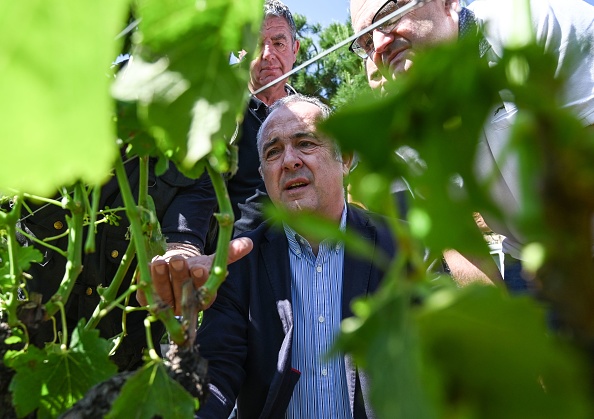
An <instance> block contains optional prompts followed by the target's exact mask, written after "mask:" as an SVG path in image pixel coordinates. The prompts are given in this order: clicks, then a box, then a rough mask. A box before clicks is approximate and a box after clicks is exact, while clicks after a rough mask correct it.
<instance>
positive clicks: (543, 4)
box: [468, 0, 594, 125]
mask: <svg viewBox="0 0 594 419" xmlns="http://www.w3.org/2000/svg"><path fill="white" fill-rule="evenodd" d="M518 1H519V0H477V1H475V2H473V3H472V4H471V5H470V6H469V7H468V8H469V9H470V10H472V11H473V13H474V14H475V15H476V17H477V18H478V19H479V20H480V21H481V22H482V23H483V24H484V25H485V33H486V38H487V41H488V42H489V43H490V44H491V47H492V49H493V51H492V52H493V54H492V55H491V57H493V56H494V57H501V55H502V53H503V49H504V46H505V45H507V44H508V43H509V41H510V35H511V34H512V32H513V31H512V30H511V29H512V28H511V26H510V25H511V24H513V22H514V19H511V18H510V13H511V12H512V11H513V10H514V7H515V6H514V3H517V2H518ZM530 5H531V14H532V15H531V20H532V24H533V28H534V31H535V35H536V41H537V43H538V45H540V46H542V47H543V50H544V51H545V52H548V53H550V54H553V55H554V56H555V57H557V63H558V64H557V69H556V76H558V77H559V76H562V77H566V79H567V82H566V87H565V89H564V93H563V96H562V97H561V98H560V102H561V104H562V106H564V107H568V108H570V109H571V110H572V112H573V113H574V114H575V115H576V116H577V117H578V118H580V119H581V120H582V121H583V123H584V125H593V124H594V6H591V5H590V4H588V3H586V2H585V1H582V0H530ZM495 59H496V58H495Z"/></svg>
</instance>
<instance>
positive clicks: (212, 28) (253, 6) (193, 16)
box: [114, 0, 262, 177]
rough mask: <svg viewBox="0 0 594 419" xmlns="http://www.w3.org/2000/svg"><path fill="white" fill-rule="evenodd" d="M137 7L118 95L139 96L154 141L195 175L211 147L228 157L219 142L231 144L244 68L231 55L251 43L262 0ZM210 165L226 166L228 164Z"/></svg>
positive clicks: (243, 91) (243, 93)
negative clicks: (135, 27)
mask: <svg viewBox="0 0 594 419" xmlns="http://www.w3.org/2000/svg"><path fill="white" fill-rule="evenodd" d="M138 13H139V15H140V17H142V19H143V20H142V23H141V25H140V27H139V34H138V37H137V39H138V40H139V41H142V44H138V45H137V48H136V50H135V52H134V59H133V60H132V62H131V63H130V64H129V65H128V67H127V69H126V71H125V72H124V74H123V75H122V76H120V77H118V80H117V82H116V86H115V89H114V92H115V96H116V97H117V98H119V99H121V100H124V101H137V102H138V111H139V115H140V119H141V120H142V121H143V123H144V124H146V126H147V127H149V128H148V129H149V133H150V135H151V136H152V137H154V139H155V142H156V146H157V147H158V148H159V149H160V150H161V152H162V153H163V154H164V155H166V156H167V157H169V158H170V159H171V160H173V161H174V162H175V163H176V165H177V166H178V168H179V169H180V170H182V171H183V172H184V173H185V174H186V175H188V176H190V177H198V176H200V175H201V174H202V172H203V169H204V166H203V164H201V163H200V160H201V159H203V158H204V157H206V156H207V155H209V154H210V153H212V152H213V151H214V152H215V153H214V154H216V158H217V159H219V160H221V159H222V160H223V161H225V160H226V157H225V156H226V154H225V153H221V152H220V151H219V152H216V151H217V143H219V142H223V143H224V144H227V143H229V141H230V140H231V138H232V137H233V134H234V133H235V130H236V126H237V121H238V120H239V119H240V118H241V115H242V114H243V109H244V108H245V105H246V97H247V93H248V91H247V80H248V70H247V67H246V66H241V65H240V66H233V67H232V66H230V65H229V54H230V53H231V52H232V51H239V50H241V49H246V50H251V51H253V50H254V46H255V43H256V38H257V35H258V34H259V31H260V25H259V23H260V19H261V14H262V7H261V2H260V1H258V0H249V1H243V2H231V1H228V0H218V1H211V2H205V1H198V2H196V1H191V0H183V1H177V2H161V1H155V0H143V1H141V2H139V7H138ZM197 40H198V41H197ZM192 57H193V58H192ZM205 63H207V65H205ZM214 166H215V167H217V168H219V170H221V171H226V170H229V167H230V163H228V162H226V163H225V164H221V163H217V164H215V165H214Z"/></svg>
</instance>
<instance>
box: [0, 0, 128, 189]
mask: <svg viewBox="0 0 594 419" xmlns="http://www.w3.org/2000/svg"><path fill="white" fill-rule="evenodd" d="M127 5H128V1H126V0H117V1H109V2H93V1H78V0H66V1H62V2H59V3H55V4H53V3H49V2H44V1H35V2H27V3H23V2H10V1H4V2H2V3H0V14H1V15H2V17H3V25H2V26H1V27H0V39H2V41H1V44H0V50H1V51H2V60H1V62H2V74H3V75H4V77H2V80H1V81H0V91H1V92H2V103H1V104H0V113H1V114H2V121H3V122H2V124H0V138H2V156H1V157H0V179H1V180H0V189H4V190H6V189H7V188H16V189H18V190H23V191H27V192H31V193H34V194H37V195H53V194H54V192H55V190H56V188H57V187H59V186H60V185H64V184H71V183H73V182H74V181H75V180H77V179H82V180H83V181H84V182H87V183H91V184H97V183H100V182H102V181H104V180H105V178H106V177H107V175H108V173H109V169H110V166H111V163H112V160H113V158H114V157H115V155H116V154H115V153H116V144H115V141H114V139H115V138H114V137H115V132H114V126H113V122H112V114H113V111H112V104H111V99H110V95H109V86H110V83H111V78H110V76H109V72H110V69H109V67H110V65H111V63H112V62H113V60H114V59H115V57H116V56H117V54H118V48H119V47H118V43H117V42H115V41H114V38H115V36H116V35H117V33H118V32H119V31H120V30H121V29H122V28H123V26H125V25H124V23H125V15H126V12H127ZM23 150H25V151H26V155H27V157H26V162H27V163H26V165H27V169H26V171H27V176H23V159H22V158H19V156H22V153H23Z"/></svg>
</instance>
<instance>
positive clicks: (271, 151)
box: [265, 148, 280, 160]
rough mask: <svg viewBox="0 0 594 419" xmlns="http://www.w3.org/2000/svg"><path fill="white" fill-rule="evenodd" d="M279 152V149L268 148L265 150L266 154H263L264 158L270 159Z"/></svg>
mask: <svg viewBox="0 0 594 419" xmlns="http://www.w3.org/2000/svg"><path fill="white" fill-rule="evenodd" d="M279 152H280V151H279V150H278V149H277V148H272V149H269V150H268V151H267V152H266V155H265V157H266V159H267V160H269V159H271V158H274V157H275V156H278V154H279Z"/></svg>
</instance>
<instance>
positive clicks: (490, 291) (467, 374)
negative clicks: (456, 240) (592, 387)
mask: <svg viewBox="0 0 594 419" xmlns="http://www.w3.org/2000/svg"><path fill="white" fill-rule="evenodd" d="M418 324H419V329H420V331H421V340H422V341H423V348H424V354H425V355H424V358H425V361H426V365H427V367H428V368H427V371H428V373H427V374H429V372H432V373H433V374H434V375H433V378H434V381H433V391H434V394H435V397H436V400H439V401H440V402H441V403H440V404H441V405H442V409H443V410H442V412H441V416H442V417H451V416H452V415H454V414H455V412H460V411H465V412H467V415H468V416H467V417H477V418H502V417H506V418H526V417H538V418H559V417H568V418H586V417H589V416H590V413H588V412H591V410H588V409H591V408H592V406H591V402H590V401H589V399H590V396H589V392H588V389H589V386H588V384H587V383H588V380H589V378H588V373H587V371H588V369H587V368H585V365H584V364H583V360H582V359H581V358H580V357H579V356H578V354H577V352H575V351H573V350H570V349H569V348H567V347H565V346H564V345H563V344H561V343H560V342H559V341H557V340H556V339H555V338H554V337H552V336H551V333H550V331H549V330H548V328H547V323H546V321H545V313H544V311H543V309H542V307H539V306H538V305H537V303H536V302H535V301H534V300H532V299H530V298H509V297H507V296H505V295H503V294H502V293H501V291H500V290H498V289H496V288H494V287H484V286H472V287H467V288H464V289H461V290H459V289H458V290H457V289H449V290H443V291H440V292H437V293H434V294H433V295H431V296H430V297H429V298H428V299H427V300H426V301H425V303H424V305H423V307H422V308H421V310H420V312H419V315H418Z"/></svg>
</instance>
